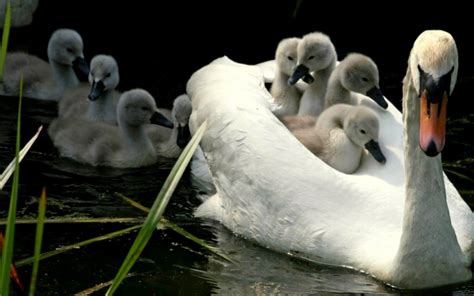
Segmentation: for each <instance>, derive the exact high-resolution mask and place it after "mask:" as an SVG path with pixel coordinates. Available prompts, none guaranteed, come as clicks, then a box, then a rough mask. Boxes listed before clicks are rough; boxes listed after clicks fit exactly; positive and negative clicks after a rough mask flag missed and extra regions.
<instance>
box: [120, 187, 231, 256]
mask: <svg viewBox="0 0 474 296" xmlns="http://www.w3.org/2000/svg"><path fill="white" fill-rule="evenodd" d="M114 195H116V196H118V197H120V198H122V199H123V200H125V201H126V202H128V203H130V204H131V205H132V206H134V207H136V208H137V209H139V210H141V211H143V212H145V213H148V212H150V209H149V208H147V207H145V206H143V205H141V204H139V203H138V202H136V201H134V200H133V199H131V198H128V197H126V196H125V195H123V194H120V193H117V192H116V193H114ZM160 224H162V226H164V227H166V228H169V229H171V230H173V231H174V232H176V233H178V234H179V235H181V236H183V237H185V238H187V239H189V240H190V241H192V242H194V243H196V244H198V245H200V246H201V247H202V248H204V249H206V250H208V251H210V252H212V253H214V254H216V255H217V256H219V257H221V258H223V259H225V260H227V261H229V262H231V263H235V262H234V261H233V260H232V259H230V257H228V256H227V255H226V254H224V252H222V251H221V250H220V249H219V248H216V247H214V246H211V245H210V244H208V243H207V242H206V241H204V240H203V239H200V238H199V237H197V236H195V235H194V234H191V233H189V232H188V231H187V230H185V229H183V228H181V227H179V226H178V225H176V224H175V223H173V222H171V221H170V220H168V219H166V218H165V217H161V220H160ZM157 228H159V226H158V227H157Z"/></svg>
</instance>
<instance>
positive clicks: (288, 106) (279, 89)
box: [270, 71, 300, 116]
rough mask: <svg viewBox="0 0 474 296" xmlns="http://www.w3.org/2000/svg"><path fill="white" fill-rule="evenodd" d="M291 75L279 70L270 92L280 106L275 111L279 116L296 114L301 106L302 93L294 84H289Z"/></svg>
mask: <svg viewBox="0 0 474 296" xmlns="http://www.w3.org/2000/svg"><path fill="white" fill-rule="evenodd" d="M289 78H290V76H289V75H287V74H285V73H283V72H281V71H277V72H276V73H275V80H274V81H273V83H272V87H271V89H270V93H271V94H272V96H273V98H274V99H275V102H276V103H278V104H279V105H280V108H279V109H278V110H277V111H276V112H275V113H277V114H276V115H277V116H286V115H295V114H296V113H298V108H299V106H300V95H299V93H298V89H297V88H296V86H294V85H289V84H288V79H289Z"/></svg>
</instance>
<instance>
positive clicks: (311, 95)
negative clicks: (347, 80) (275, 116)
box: [288, 32, 337, 116]
mask: <svg viewBox="0 0 474 296" xmlns="http://www.w3.org/2000/svg"><path fill="white" fill-rule="evenodd" d="M336 61H337V54H336V49H335V47H334V45H333V44H332V42H331V39H330V38H329V37H328V36H327V35H325V34H323V33H320V32H314V33H310V34H307V35H305V36H303V39H302V40H301V41H300V42H299V44H298V62H297V66H296V68H295V70H294V71H293V74H292V76H291V77H290V79H289V80H288V82H289V83H290V84H295V83H297V82H298V80H300V79H301V78H302V79H303V80H305V81H306V82H308V83H309V84H308V87H307V88H306V90H305V91H304V93H303V96H302V97H301V101H300V107H299V110H298V115H310V116H318V115H319V114H320V113H321V112H322V110H323V108H324V97H325V95H326V88H327V82H328V79H329V75H330V74H331V72H332V71H333V70H334V68H335V67H336ZM311 75H313V76H311ZM313 80H314V81H313Z"/></svg>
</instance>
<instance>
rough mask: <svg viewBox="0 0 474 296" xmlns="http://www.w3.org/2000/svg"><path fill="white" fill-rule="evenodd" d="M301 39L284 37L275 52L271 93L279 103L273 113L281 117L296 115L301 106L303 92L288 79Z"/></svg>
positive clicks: (294, 65) (295, 60)
mask: <svg viewBox="0 0 474 296" xmlns="http://www.w3.org/2000/svg"><path fill="white" fill-rule="evenodd" d="M300 40H301V39H300V38H295V37H294V38H286V39H283V40H282V41H280V43H279V44H278V47H277V50H276V53H275V61H276V71H275V79H274V81H273V83H272V87H271V89H270V93H271V94H272V96H273V98H274V101H275V103H276V104H277V109H275V110H274V112H273V113H274V114H275V115H276V116H279V117H280V116H287V115H295V114H297V113H298V109H299V107H300V98H301V93H300V91H299V90H298V89H297V88H296V85H294V84H293V85H290V84H289V83H288V79H289V78H290V76H291V75H292V74H293V70H294V69H295V67H296V62H297V57H298V52H297V50H298V43H299V41H300ZM308 75H309V74H308Z"/></svg>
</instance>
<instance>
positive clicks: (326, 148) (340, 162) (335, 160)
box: [290, 104, 385, 174]
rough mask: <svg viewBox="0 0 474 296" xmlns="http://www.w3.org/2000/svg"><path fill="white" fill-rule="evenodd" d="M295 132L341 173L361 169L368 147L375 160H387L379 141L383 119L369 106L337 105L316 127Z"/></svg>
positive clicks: (306, 144) (349, 172) (329, 110)
mask: <svg viewBox="0 0 474 296" xmlns="http://www.w3.org/2000/svg"><path fill="white" fill-rule="evenodd" d="M290 130H291V129H290ZM291 131H292V133H293V134H294V135H295V137H296V138H297V139H298V140H299V141H300V142H301V143H302V144H303V145H304V146H305V147H306V148H308V149H309V150H310V151H311V152H312V153H313V154H315V155H316V156H318V157H319V158H320V159H321V160H323V161H324V162H325V163H327V164H328V165H330V166H331V167H333V168H335V169H336V170H338V171H340V172H343V173H346V174H351V173H353V172H355V171H356V170H357V168H359V164H360V162H361V158H362V153H363V152H364V147H365V148H366V149H367V150H368V151H369V152H370V154H372V156H373V157H374V158H375V160H377V161H378V162H380V163H385V156H384V155H383V153H382V151H381V150H380V146H379V144H378V137H379V120H378V118H377V115H376V114H375V113H374V112H373V111H371V110H370V109H369V108H367V107H364V106H349V105H345V104H337V105H333V106H332V107H330V108H328V109H326V110H324V111H323V113H321V115H320V116H319V118H318V121H317V123H316V125H315V126H312V127H309V128H299V129H295V130H291Z"/></svg>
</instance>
